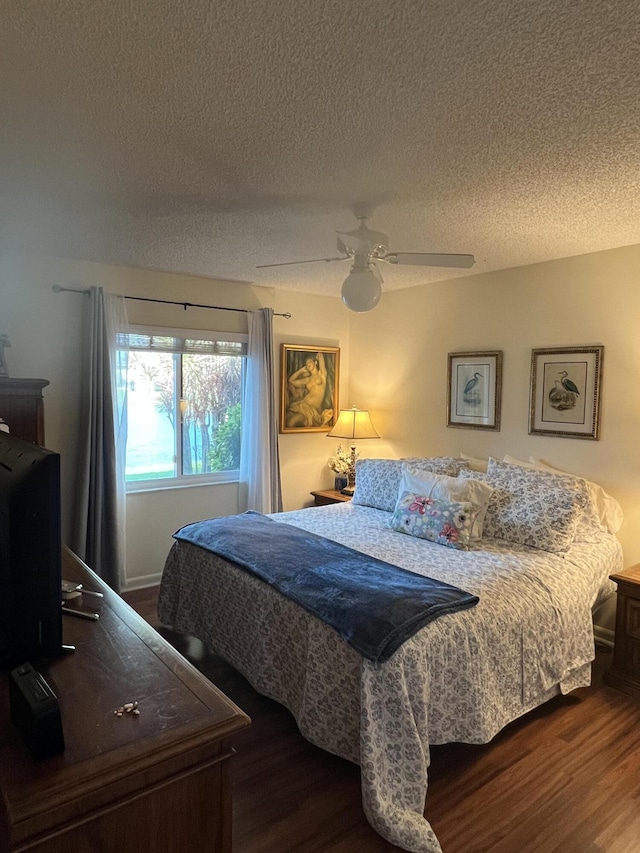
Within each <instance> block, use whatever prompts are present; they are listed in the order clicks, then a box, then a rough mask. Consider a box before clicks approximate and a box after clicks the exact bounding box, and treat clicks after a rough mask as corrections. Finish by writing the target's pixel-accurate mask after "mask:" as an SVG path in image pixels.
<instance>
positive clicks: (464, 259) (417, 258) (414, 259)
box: [383, 252, 476, 269]
mask: <svg viewBox="0 0 640 853" xmlns="http://www.w3.org/2000/svg"><path fill="white" fill-rule="evenodd" d="M383 260H385V261H387V263H389V264H413V265H415V266H422V267H459V268H461V269H469V267H472V266H473V265H474V264H475V262H476V259H475V258H474V257H473V255H448V254H446V253H437V252H393V253H391V254H389V255H385V257H384V258H383Z"/></svg>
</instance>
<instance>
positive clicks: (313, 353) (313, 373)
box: [280, 344, 340, 433]
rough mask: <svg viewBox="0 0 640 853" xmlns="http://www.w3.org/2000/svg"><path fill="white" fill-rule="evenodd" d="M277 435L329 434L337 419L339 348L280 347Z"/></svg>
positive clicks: (286, 345)
mask: <svg viewBox="0 0 640 853" xmlns="http://www.w3.org/2000/svg"><path fill="white" fill-rule="evenodd" d="M280 376H281V384H280V432H281V433H284V432H329V430H330V429H331V428H332V427H333V425H334V424H335V422H336V418H337V417H338V412H339V409H338V386H339V378H340V349H339V348H338V347H313V346H299V345H293V344H282V346H281V353H280Z"/></svg>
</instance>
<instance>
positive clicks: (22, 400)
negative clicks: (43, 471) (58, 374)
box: [0, 376, 49, 447]
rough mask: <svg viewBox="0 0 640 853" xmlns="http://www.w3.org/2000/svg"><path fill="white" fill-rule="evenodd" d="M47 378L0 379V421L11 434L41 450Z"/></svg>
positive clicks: (5, 377)
mask: <svg viewBox="0 0 640 853" xmlns="http://www.w3.org/2000/svg"><path fill="white" fill-rule="evenodd" d="M48 384H49V380H48V379H10V378H9V377H8V376H0V418H2V419H3V420H4V421H5V422H6V423H7V424H8V425H9V431H10V432H11V433H12V435H17V436H18V438H23V439H24V440H25V441H31V442H33V443H34V444H39V445H41V446H43V447H44V400H43V397H42V389H43V388H45V387H46V386H47V385H48Z"/></svg>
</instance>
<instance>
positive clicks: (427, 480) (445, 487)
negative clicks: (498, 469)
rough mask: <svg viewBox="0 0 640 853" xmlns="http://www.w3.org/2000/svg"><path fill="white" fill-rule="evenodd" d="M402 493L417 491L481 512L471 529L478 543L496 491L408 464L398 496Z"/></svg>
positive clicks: (487, 485)
mask: <svg viewBox="0 0 640 853" xmlns="http://www.w3.org/2000/svg"><path fill="white" fill-rule="evenodd" d="M403 492H415V493H417V494H421V495H424V496H426V497H429V498H435V499H437V500H440V501H457V502H459V503H470V504H472V506H473V507H474V509H476V510H477V511H478V512H477V515H476V519H475V523H474V525H473V528H472V530H471V541H472V542H479V541H480V539H482V525H483V523H484V517H485V515H486V514H487V508H488V506H489V499H490V498H491V494H492V492H493V489H492V488H491V486H490V485H489V484H488V483H483V482H481V481H480V480H471V479H463V478H461V477H448V476H447V475H445V474H431V473H429V472H428V471H422V470H421V469H419V468H416V467H415V466H413V465H407V464H405V465H404V466H403V469H402V477H401V478H400V488H399V490H398V495H400V494H402V493H403Z"/></svg>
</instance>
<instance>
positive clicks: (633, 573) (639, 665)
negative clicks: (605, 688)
mask: <svg viewBox="0 0 640 853" xmlns="http://www.w3.org/2000/svg"><path fill="white" fill-rule="evenodd" d="M610 577H611V580H612V581H615V582H616V583H617V584H618V601H617V606H616V635H615V645H614V649H613V666H612V667H611V669H610V670H608V671H607V672H605V674H604V679H605V681H606V682H607V684H610V685H611V686H612V687H617V688H618V689H619V690H623V691H624V692H625V693H629V694H630V695H631V696H635V697H636V698H638V699H640V563H638V564H637V565H635V566H631V568H629V569H625V570H624V571H623V572H618V573H617V574H614V575H610Z"/></svg>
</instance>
